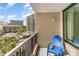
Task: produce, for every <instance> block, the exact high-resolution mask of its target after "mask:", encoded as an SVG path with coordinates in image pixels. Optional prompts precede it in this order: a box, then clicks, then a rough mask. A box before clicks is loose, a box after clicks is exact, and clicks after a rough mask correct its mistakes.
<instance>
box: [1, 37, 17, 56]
mask: <svg viewBox="0 0 79 59" xmlns="http://www.w3.org/2000/svg"><path fill="white" fill-rule="evenodd" d="M15 46H16V39H15V37H5V38H4V39H3V40H2V41H0V55H4V54H5V53H7V52H9V51H10V50H11V49H13V48H14V47H15Z"/></svg>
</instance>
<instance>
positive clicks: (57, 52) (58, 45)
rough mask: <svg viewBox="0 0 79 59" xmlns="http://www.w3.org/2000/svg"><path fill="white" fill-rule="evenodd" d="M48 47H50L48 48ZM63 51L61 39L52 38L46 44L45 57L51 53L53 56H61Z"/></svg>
mask: <svg viewBox="0 0 79 59" xmlns="http://www.w3.org/2000/svg"><path fill="white" fill-rule="evenodd" d="M50 46H52V47H51V48H50ZM63 51H64V46H63V43H62V38H61V37H60V36H59V35H55V36H53V37H52V41H51V42H49V43H48V48H47V55H49V53H51V54H52V55H54V56H62V55H63Z"/></svg>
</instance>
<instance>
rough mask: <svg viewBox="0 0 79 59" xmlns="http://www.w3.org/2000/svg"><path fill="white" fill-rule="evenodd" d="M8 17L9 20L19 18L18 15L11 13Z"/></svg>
mask: <svg viewBox="0 0 79 59" xmlns="http://www.w3.org/2000/svg"><path fill="white" fill-rule="evenodd" d="M7 18H8V20H16V19H17V17H16V15H9V16H8V17H7Z"/></svg>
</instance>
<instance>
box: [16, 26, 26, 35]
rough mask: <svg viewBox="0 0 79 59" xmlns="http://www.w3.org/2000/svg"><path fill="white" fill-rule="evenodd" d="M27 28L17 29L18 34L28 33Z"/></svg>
mask: <svg viewBox="0 0 79 59" xmlns="http://www.w3.org/2000/svg"><path fill="white" fill-rule="evenodd" d="M26 30H27V29H26V26H21V27H19V28H17V33H18V34H21V33H22V32H26Z"/></svg>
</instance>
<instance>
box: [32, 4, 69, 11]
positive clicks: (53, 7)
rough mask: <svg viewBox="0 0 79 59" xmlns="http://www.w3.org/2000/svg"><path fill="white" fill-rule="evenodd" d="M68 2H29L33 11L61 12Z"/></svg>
mask: <svg viewBox="0 0 79 59" xmlns="http://www.w3.org/2000/svg"><path fill="white" fill-rule="evenodd" d="M69 5H70V3H31V6H32V8H33V10H34V11H35V12H61V11H63V10H64V9H65V8H66V7H67V6H69Z"/></svg>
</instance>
